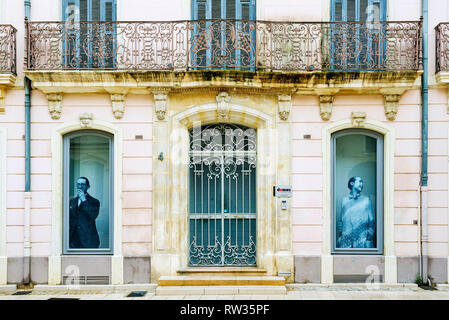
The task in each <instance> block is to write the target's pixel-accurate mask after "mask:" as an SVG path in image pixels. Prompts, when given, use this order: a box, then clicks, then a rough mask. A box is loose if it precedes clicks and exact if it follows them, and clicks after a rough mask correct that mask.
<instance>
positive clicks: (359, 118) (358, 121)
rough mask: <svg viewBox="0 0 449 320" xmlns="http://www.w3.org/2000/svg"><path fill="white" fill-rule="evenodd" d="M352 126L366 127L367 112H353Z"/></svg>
mask: <svg viewBox="0 0 449 320" xmlns="http://www.w3.org/2000/svg"><path fill="white" fill-rule="evenodd" d="M351 119H352V125H353V126H354V127H357V128H360V127H364V126H365V121H366V112H353V113H351Z"/></svg>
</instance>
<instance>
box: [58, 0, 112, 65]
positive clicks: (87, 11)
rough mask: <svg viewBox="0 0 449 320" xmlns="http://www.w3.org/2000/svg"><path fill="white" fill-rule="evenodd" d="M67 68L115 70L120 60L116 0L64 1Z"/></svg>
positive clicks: (64, 56)
mask: <svg viewBox="0 0 449 320" xmlns="http://www.w3.org/2000/svg"><path fill="white" fill-rule="evenodd" d="M62 16H63V20H64V21H65V28H64V29H65V30H66V31H65V32H66V33H65V35H64V39H63V47H64V50H63V52H64V54H63V61H62V64H63V66H65V68H67V69H92V68H93V69H113V68H115V66H116V60H117V43H116V42H117V41H116V33H117V30H116V29H117V26H116V23H112V22H115V21H116V2H115V0H64V2H63V6H62Z"/></svg>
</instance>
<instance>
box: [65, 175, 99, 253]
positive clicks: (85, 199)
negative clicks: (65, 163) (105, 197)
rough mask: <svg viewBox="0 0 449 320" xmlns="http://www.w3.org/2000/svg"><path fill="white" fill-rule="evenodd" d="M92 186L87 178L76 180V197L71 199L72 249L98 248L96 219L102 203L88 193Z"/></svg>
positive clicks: (70, 238)
mask: <svg viewBox="0 0 449 320" xmlns="http://www.w3.org/2000/svg"><path fill="white" fill-rule="evenodd" d="M89 188H90V184H89V180H88V179H87V178H86V177H79V178H78V179H77V180H76V197H74V198H72V199H70V221H69V224H70V229H69V234H70V235H69V244H70V248H88V249H92V248H98V247H99V245H100V237H99V236H98V231H97V226H96V225H95V219H97V217H98V213H99V210H100V201H98V200H97V199H95V198H94V197H92V196H91V195H90V194H88V193H87V190H89Z"/></svg>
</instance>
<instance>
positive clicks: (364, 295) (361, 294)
mask: <svg viewBox="0 0 449 320" xmlns="http://www.w3.org/2000/svg"><path fill="white" fill-rule="evenodd" d="M23 291H27V290H17V291H16V292H23ZM28 291H30V290H28ZM128 294H129V292H120V293H103V294H102V293H96V294H90V293H86V294H68V293H62V292H61V293H46V292H44V291H40V292H39V293H35V292H33V291H32V292H31V293H29V294H27V295H12V294H6V293H3V294H2V295H0V300H48V299H51V298H56V299H77V300H449V291H440V290H435V291H428V290H423V289H421V288H418V289H417V290H413V291H412V290H407V291H401V290H388V291H387V290H378V291H372V290H351V289H340V290H332V289H330V290H327V289H319V290H289V291H287V293H285V294H273V295H260V294H248V295H244V294H240V295H210V294H209V295H177V296H175V295H166V296H161V295H156V294H155V292H147V293H146V294H145V295H144V296H143V297H132V298H130V297H127V295H128Z"/></svg>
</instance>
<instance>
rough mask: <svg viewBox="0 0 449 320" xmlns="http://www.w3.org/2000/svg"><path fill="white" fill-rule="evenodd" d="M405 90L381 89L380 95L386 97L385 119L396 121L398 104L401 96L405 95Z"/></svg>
mask: <svg viewBox="0 0 449 320" xmlns="http://www.w3.org/2000/svg"><path fill="white" fill-rule="evenodd" d="M404 91H405V89H398V88H393V89H380V93H381V94H382V95H383V97H384V108H385V117H386V118H387V119H388V120H390V121H394V120H395V119H396V115H397V113H398V104H399V100H400V99H401V95H402V94H403V93H404Z"/></svg>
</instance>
